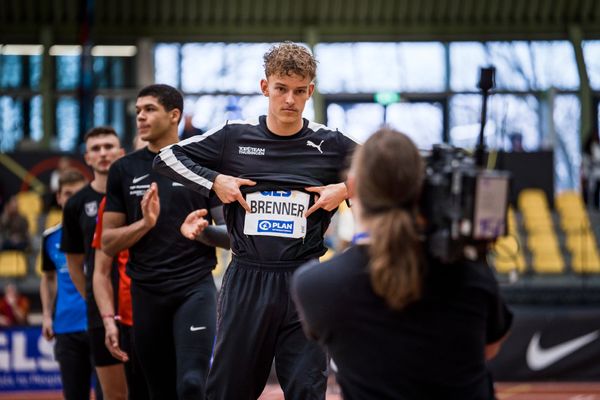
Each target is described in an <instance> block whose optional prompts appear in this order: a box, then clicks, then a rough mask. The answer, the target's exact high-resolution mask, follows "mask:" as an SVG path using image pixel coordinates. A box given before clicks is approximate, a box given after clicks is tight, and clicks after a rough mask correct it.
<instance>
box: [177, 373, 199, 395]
mask: <svg viewBox="0 0 600 400" xmlns="http://www.w3.org/2000/svg"><path fill="white" fill-rule="evenodd" d="M205 390H206V379H205V378H203V377H202V374H200V373H199V372H195V371H188V372H186V373H185V374H183V376H182V377H181V379H180V380H179V383H178V384H177V393H178V394H179V398H180V399H186V400H187V399H194V400H198V399H204V395H205Z"/></svg>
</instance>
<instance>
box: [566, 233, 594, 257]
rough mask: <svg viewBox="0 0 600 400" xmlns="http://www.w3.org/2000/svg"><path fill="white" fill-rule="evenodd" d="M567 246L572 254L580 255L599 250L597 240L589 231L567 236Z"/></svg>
mask: <svg viewBox="0 0 600 400" xmlns="http://www.w3.org/2000/svg"><path fill="white" fill-rule="evenodd" d="M565 244H566V247H567V249H568V250H569V251H570V252H571V253H579V252H582V251H586V250H589V249H597V248H598V243H597V242H596V238H595V237H594V234H593V233H592V232H590V231H589V230H588V231H584V232H582V233H572V234H567V237H566V241H565Z"/></svg>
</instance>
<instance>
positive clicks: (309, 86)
mask: <svg viewBox="0 0 600 400" xmlns="http://www.w3.org/2000/svg"><path fill="white" fill-rule="evenodd" d="M314 91H315V84H314V82H311V83H310V85H308V97H310V96H312V94H313V92H314Z"/></svg>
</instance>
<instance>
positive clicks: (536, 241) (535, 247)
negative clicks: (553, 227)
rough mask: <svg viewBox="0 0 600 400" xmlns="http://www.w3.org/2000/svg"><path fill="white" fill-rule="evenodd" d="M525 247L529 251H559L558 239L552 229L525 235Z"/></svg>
mask: <svg viewBox="0 0 600 400" xmlns="http://www.w3.org/2000/svg"><path fill="white" fill-rule="evenodd" d="M527 247H529V249H530V250H531V251H537V252H540V251H541V252H544V251H545V252H548V251H552V250H555V251H556V252H558V251H559V245H558V239H557V237H556V235H555V234H554V232H553V231H551V232H547V233H543V234H531V235H529V236H528V237H527Z"/></svg>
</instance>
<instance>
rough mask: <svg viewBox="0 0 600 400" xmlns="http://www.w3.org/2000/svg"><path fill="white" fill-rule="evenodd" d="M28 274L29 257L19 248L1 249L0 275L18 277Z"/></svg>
mask: <svg viewBox="0 0 600 400" xmlns="http://www.w3.org/2000/svg"><path fill="white" fill-rule="evenodd" d="M25 275H27V257H26V256H25V253H24V252H22V251H18V250H3V251H0V277H5V278H16V277H23V276H25Z"/></svg>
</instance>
